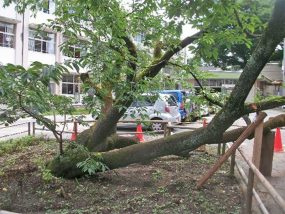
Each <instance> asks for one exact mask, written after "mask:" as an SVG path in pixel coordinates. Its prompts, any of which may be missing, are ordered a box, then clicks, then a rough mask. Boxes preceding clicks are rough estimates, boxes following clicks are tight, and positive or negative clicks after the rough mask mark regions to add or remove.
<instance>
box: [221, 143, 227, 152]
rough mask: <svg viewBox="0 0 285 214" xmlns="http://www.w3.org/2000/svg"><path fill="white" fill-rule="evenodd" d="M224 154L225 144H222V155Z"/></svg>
mask: <svg viewBox="0 0 285 214" xmlns="http://www.w3.org/2000/svg"><path fill="white" fill-rule="evenodd" d="M225 152H226V143H223V147H222V154H225Z"/></svg>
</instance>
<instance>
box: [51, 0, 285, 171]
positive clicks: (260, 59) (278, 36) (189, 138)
mask: <svg viewBox="0 0 285 214" xmlns="http://www.w3.org/2000/svg"><path fill="white" fill-rule="evenodd" d="M284 11H285V1H284V0H277V1H276V5H275V8H274V11H273V15H272V18H271V20H270V22H269V25H268V27H267V29H266V30H265V32H264V34H263V35H262V37H261V39H260V42H259V44H258V46H257V47H256V49H255V51H254V52H253V54H252V56H251V58H250V59H249V61H248V62H247V64H246V66H245V68H244V71H243V73H242V74H241V76H240V79H239V81H238V83H237V84H236V86H235V88H234V90H233V92H232V93H231V95H230V97H229V99H228V102H227V103H226V105H225V107H224V108H223V109H222V110H221V111H220V112H219V113H218V114H217V115H216V116H215V117H214V118H213V120H212V121H211V123H210V124H209V125H208V127H207V128H204V129H198V130H196V131H194V132H185V133H179V134H175V135H173V136H170V137H167V138H163V139H159V140H156V141H152V142H148V143H144V144H137V145H133V146H129V147H126V148H123V149H119V150H112V151H109V152H106V153H103V154H102V156H103V162H104V163H106V164H107V166H108V167H109V168H117V167H122V166H126V165H128V164H130V163H135V162H140V161H146V160H148V159H153V158H156V157H160V156H164V155H169V154H180V153H181V152H184V151H192V150H194V149H196V148H198V147H199V146H201V145H204V144H214V143H220V142H221V141H222V140H223V134H224V132H225V131H226V130H227V129H228V128H229V127H230V126H231V125H232V124H233V122H234V121H236V120H237V119H239V118H240V117H241V116H243V115H244V114H245V113H247V112H246V111H247V109H246V108H245V105H244V101H245V99H246V97H247V95H248V93H249V91H250V89H251V87H252V86H253V84H254V82H255V81H256V79H257V77H258V75H259V74H260V72H261V70H262V69H263V67H264V65H265V64H266V63H267V62H268V60H269V58H270V57H271V55H272V53H273V52H274V50H275V48H276V46H277V45H278V44H279V43H280V42H281V41H282V40H283V38H284V37H285V13H284ZM130 102H131V99H130V100H127V101H126V104H127V105H126V106H128V105H130ZM123 113H124V111H119V110H118V108H116V107H113V108H111V109H110V110H109V111H108V113H107V114H106V116H105V117H103V118H101V119H100V120H99V121H98V123H97V124H96V125H95V126H94V127H92V129H90V130H89V131H85V132H83V133H82V134H81V135H80V137H79V141H80V142H83V143H84V145H86V146H87V147H88V148H89V150H90V151H106V144H104V143H105V142H106V139H107V138H108V137H109V136H110V135H111V134H112V131H113V129H114V127H115V126H116V123H117V121H118V120H119V119H120V117H121V116H122V115H123ZM59 160H61V159H59ZM76 161H77V159H76ZM60 164H61V163H60V162H58V161H55V162H53V164H51V169H52V171H53V172H55V174H57V173H58V172H59V171H60V170H61V171H62V173H63V175H62V176H64V171H65V170H62V169H61V167H60ZM64 165H65V166H66V164H64ZM67 165H68V164H67ZM67 169H68V170H72V169H74V163H71V164H70V168H68V167H67ZM60 174H61V173H60Z"/></svg>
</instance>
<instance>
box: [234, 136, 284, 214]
mask: <svg viewBox="0 0 285 214" xmlns="http://www.w3.org/2000/svg"><path fill="white" fill-rule="evenodd" d="M283 142H284V141H283ZM239 148H240V149H241V150H242V152H243V153H244V154H245V156H246V157H247V158H248V159H249V160H252V152H253V140H247V141H245V142H244V143H243V144H242V145H241V146H240V147H239ZM283 148H284V144H283ZM236 162H237V163H238V164H239V165H240V166H241V167H242V169H243V171H244V172H245V174H246V175H247V174H248V170H249V167H248V165H247V164H246V163H245V161H244V160H243V158H242V157H241V155H240V153H239V152H238V151H237V152H236ZM266 179H267V180H268V181H269V182H270V184H271V185H272V186H273V187H274V188H275V189H276V191H277V192H278V193H279V194H280V196H281V197H282V198H283V199H285V152H274V154H273V165H272V175H271V176H270V177H266ZM255 190H256V191H257V193H258V195H259V197H260V198H261V201H262V202H263V203H264V205H265V207H266V208H267V210H268V212H269V213H274V214H279V213H280V214H281V213H283V212H282V211H281V209H280V208H279V206H278V205H277V203H276V202H275V201H274V200H273V199H272V196H271V195H270V194H269V193H268V192H267V190H266V189H265V188H264V187H263V185H262V184H260V183H258V184H257V185H256V186H255ZM253 208H254V206H253ZM253 210H254V211H253V213H261V212H260V211H259V208H258V207H255V208H254V209H253Z"/></svg>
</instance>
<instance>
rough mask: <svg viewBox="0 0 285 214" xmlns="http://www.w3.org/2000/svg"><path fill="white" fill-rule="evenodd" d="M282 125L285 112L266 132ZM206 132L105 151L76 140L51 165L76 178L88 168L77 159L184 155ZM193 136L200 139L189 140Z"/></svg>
mask: <svg viewBox="0 0 285 214" xmlns="http://www.w3.org/2000/svg"><path fill="white" fill-rule="evenodd" d="M282 126H285V114H282V115H278V116H276V117H274V118H270V120H268V121H267V122H265V123H264V131H263V132H264V134H266V133H268V132H269V131H270V130H271V129H275V128H277V127H282ZM245 129H246V127H241V128H237V129H234V130H230V131H227V132H225V133H224V134H223V137H222V139H221V141H220V142H221V143H227V142H233V141H235V140H236V139H237V138H238V137H239V136H240V135H241V133H242V132H243V131H244V130H245ZM204 132H207V128H200V129H199V130H196V131H193V132H182V133H177V134H174V135H171V136H169V137H167V138H161V139H159V140H153V141H149V142H146V143H141V144H136V145H133V146H128V147H125V148H122V149H116V150H112V151H108V152H102V153H97V152H89V151H88V150H86V149H82V147H80V146H79V145H78V144H77V145H76V144H74V145H72V146H70V148H69V149H68V150H67V152H66V153H65V154H64V155H63V156H59V157H57V158H55V159H54V160H53V161H52V162H50V163H49V168H50V169H52V172H53V174H54V175H56V176H59V177H62V176H64V177H66V178H74V177H79V176H82V175H83V174H85V172H83V171H82V170H81V169H80V168H78V167H77V163H79V162H83V161H85V160H86V159H88V158H92V157H93V158H94V161H96V162H101V163H102V164H104V165H106V166H108V168H109V169H116V168H119V167H124V166H127V165H129V164H132V163H140V162H145V161H146V160H148V161H151V160H152V159H155V158H157V157H161V156H166V155H180V154H181V152H182V153H184V152H185V151H187V152H190V151H194V150H195V149H197V148H198V147H199V146H201V145H204V144H205V141H202V140H203V138H201V135H203V133H204ZM251 137H253V133H252V136H251ZM195 139H197V140H195ZM189 140H192V142H193V141H194V142H196V143H195V144H194V143H187V142H188V141H189ZM215 143H216V142H215V141H212V140H210V139H207V141H206V144H215ZM98 171H99V170H98Z"/></svg>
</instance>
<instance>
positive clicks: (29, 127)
mask: <svg viewBox="0 0 285 214" xmlns="http://www.w3.org/2000/svg"><path fill="white" fill-rule="evenodd" d="M28 135H31V122H28Z"/></svg>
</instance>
